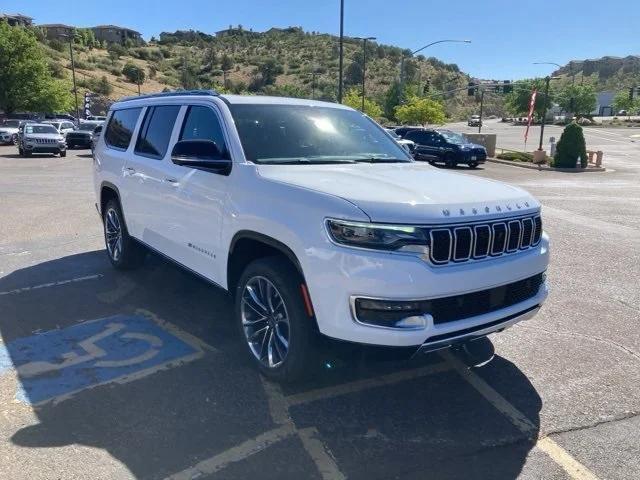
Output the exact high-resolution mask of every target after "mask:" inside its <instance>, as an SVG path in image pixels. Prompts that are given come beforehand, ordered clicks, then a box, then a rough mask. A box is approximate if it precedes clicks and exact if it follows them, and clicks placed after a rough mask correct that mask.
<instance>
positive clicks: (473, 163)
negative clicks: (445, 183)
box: [469, 162, 478, 168]
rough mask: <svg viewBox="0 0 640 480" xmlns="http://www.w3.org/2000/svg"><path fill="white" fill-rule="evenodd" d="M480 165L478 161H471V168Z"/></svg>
mask: <svg viewBox="0 0 640 480" xmlns="http://www.w3.org/2000/svg"><path fill="white" fill-rule="evenodd" d="M477 166H478V162H471V163H470V164H469V168H476V167H477Z"/></svg>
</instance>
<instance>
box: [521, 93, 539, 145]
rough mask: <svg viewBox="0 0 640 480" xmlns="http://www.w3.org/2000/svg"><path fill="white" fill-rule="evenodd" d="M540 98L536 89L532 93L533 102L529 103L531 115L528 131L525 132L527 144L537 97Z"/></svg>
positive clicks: (528, 119) (528, 120)
mask: <svg viewBox="0 0 640 480" xmlns="http://www.w3.org/2000/svg"><path fill="white" fill-rule="evenodd" d="M537 96H538V90H536V89H535V88H534V89H533V92H531V100H530V101H529V115H528V116H527V129H526V130H525V132H524V143H527V138H528V137H529V127H530V126H531V120H533V110H534V109H535V107H536V97H537Z"/></svg>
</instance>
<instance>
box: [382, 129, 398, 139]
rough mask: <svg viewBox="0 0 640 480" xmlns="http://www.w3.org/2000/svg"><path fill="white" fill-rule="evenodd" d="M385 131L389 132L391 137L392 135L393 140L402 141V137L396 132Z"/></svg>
mask: <svg viewBox="0 0 640 480" xmlns="http://www.w3.org/2000/svg"><path fill="white" fill-rule="evenodd" d="M385 130H386V131H387V133H388V134H389V135H391V136H392V137H393V138H395V139H396V140H400V135H398V134H397V133H396V132H395V130H391V129H390V128H385Z"/></svg>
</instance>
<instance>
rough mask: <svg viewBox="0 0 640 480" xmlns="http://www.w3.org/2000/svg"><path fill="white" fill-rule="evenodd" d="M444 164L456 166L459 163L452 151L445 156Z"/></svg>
mask: <svg viewBox="0 0 640 480" xmlns="http://www.w3.org/2000/svg"><path fill="white" fill-rule="evenodd" d="M444 164H445V165H446V166H447V168H455V167H456V165H457V163H456V161H455V159H454V158H453V155H451V154H450V153H447V154H446V155H445V156H444Z"/></svg>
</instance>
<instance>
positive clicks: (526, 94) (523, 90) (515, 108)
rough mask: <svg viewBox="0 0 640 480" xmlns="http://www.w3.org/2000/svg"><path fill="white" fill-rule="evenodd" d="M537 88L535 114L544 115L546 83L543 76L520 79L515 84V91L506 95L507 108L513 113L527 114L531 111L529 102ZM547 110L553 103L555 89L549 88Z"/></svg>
mask: <svg viewBox="0 0 640 480" xmlns="http://www.w3.org/2000/svg"><path fill="white" fill-rule="evenodd" d="M534 88H536V89H537V90H538V95H537V96H536V106H535V110H534V111H535V114H536V115H537V116H538V117H542V113H543V111H544V104H545V101H544V89H545V83H544V79H543V78H536V79H527V80H520V81H517V82H515V83H514V84H513V91H512V92H511V93H508V94H507V95H506V96H505V104H506V107H507V110H509V111H510V112H511V113H512V114H513V115H520V116H525V115H527V114H528V113H529V102H530V100H531V92H532V91H533V89H534ZM546 104H547V110H548V109H549V108H551V106H552V105H553V90H551V89H549V96H548V98H547V102H546Z"/></svg>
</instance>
